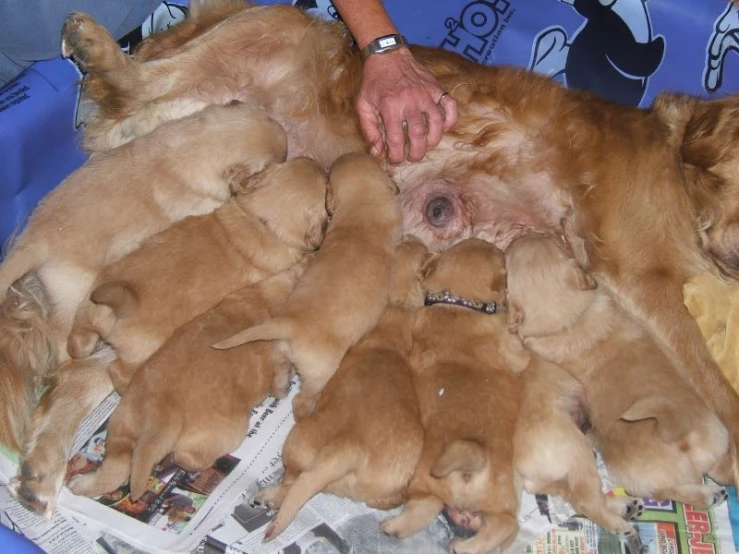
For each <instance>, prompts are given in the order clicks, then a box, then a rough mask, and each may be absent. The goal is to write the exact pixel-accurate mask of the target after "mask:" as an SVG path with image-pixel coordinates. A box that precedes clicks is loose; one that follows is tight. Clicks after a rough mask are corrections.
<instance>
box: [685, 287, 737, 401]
mask: <svg viewBox="0 0 739 554" xmlns="http://www.w3.org/2000/svg"><path fill="white" fill-rule="evenodd" d="M683 296H684V300H685V306H687V308H688V311H689V312H690V315H692V316H693V317H694V318H695V320H696V322H697V323H698V326H699V327H700V329H701V332H702V333H703V336H704V337H705V339H706V341H707V342H708V348H710V350H711V353H712V354H713V357H714V358H715V359H716V362H717V363H718V365H719V366H720V367H721V370H722V371H723V372H724V375H726V377H727V378H728V379H729V381H730V382H731V385H732V386H733V387H734V389H735V390H737V391H739V283H735V282H727V281H725V280H723V279H721V278H719V277H717V276H715V275H712V274H710V273H705V274H701V275H698V276H696V277H694V278H693V279H691V280H690V281H689V282H688V283H687V284H686V285H685V287H684V289H683Z"/></svg>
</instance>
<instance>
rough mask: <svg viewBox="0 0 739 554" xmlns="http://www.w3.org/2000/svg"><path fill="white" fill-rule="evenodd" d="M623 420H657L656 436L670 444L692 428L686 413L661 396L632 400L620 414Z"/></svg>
mask: <svg viewBox="0 0 739 554" xmlns="http://www.w3.org/2000/svg"><path fill="white" fill-rule="evenodd" d="M620 419H623V420H624V421H630V422H635V421H644V420H647V419H654V420H656V421H657V428H656V431H657V436H658V437H659V438H660V440H661V441H662V442H665V443H667V444H672V443H674V442H676V441H678V440H680V439H681V438H683V437H685V436H686V435H687V434H688V433H690V432H691V430H692V429H693V424H692V422H691V421H689V418H688V417H687V416H686V414H685V413H684V412H683V411H681V410H680V409H679V408H678V407H676V406H674V405H673V404H672V402H671V401H670V400H669V399H667V398H663V397H659V396H649V397H647V398H642V399H640V400H637V401H636V402H634V403H633V404H632V405H631V406H629V408H628V409H627V410H626V411H625V412H624V413H623V414H622V415H621V418H620Z"/></svg>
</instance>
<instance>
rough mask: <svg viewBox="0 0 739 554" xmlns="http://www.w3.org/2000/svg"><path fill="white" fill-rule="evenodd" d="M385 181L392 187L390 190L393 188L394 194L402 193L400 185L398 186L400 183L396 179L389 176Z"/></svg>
mask: <svg viewBox="0 0 739 554" xmlns="http://www.w3.org/2000/svg"><path fill="white" fill-rule="evenodd" d="M385 182H386V184H387V185H388V186H389V187H390V190H392V191H393V193H394V194H400V187H398V184H397V183H396V182H395V181H393V180H392V179H391V178H390V177H388V178H387V179H386V180H385Z"/></svg>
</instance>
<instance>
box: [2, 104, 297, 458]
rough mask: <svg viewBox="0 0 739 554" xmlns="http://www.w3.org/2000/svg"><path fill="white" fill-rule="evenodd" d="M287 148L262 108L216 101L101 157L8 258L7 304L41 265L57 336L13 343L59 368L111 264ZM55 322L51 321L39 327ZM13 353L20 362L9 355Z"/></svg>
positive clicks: (5, 372) (74, 179)
mask: <svg viewBox="0 0 739 554" xmlns="http://www.w3.org/2000/svg"><path fill="white" fill-rule="evenodd" d="M285 155H286V141H285V134H284V132H283V130H282V129H281V128H280V127H279V125H277V124H276V123H275V122H274V121H272V120H271V119H269V118H267V117H266V115H265V113H264V112H263V111H262V110H260V109H258V108H255V107H247V106H244V105H230V106H212V107H209V108H208V109H207V110H204V111H202V112H199V113H197V114H195V115H192V116H190V117H188V118H185V119H182V120H179V121H173V122H171V123H168V124H166V125H163V126H161V127H159V128H158V129H156V130H155V131H154V132H152V133H151V134H149V135H146V136H144V137H141V138H140V139H137V140H136V141H133V142H131V143H129V144H126V145H124V146H122V147H120V148H117V149H114V150H111V151H109V152H103V153H99V154H95V155H93V156H92V157H91V158H90V159H89V160H88V161H87V162H86V163H85V164H84V165H83V166H82V167H81V168H80V169H78V170H77V171H75V172H74V173H73V174H72V175H70V176H69V177H68V178H67V179H66V180H65V181H64V182H62V183H61V184H60V185H59V186H58V187H57V188H56V189H55V190H53V191H52V192H51V193H50V194H49V195H48V196H47V197H46V198H45V199H44V200H43V201H42V202H41V204H40V205H39V206H38V207H37V209H36V210H35V211H34V212H33V214H32V215H31V217H30V220H29V221H28V225H27V227H26V228H25V230H24V231H23V232H22V233H21V234H20V236H19V237H18V239H17V240H16V241H15V243H14V244H13V246H12V248H11V249H10V251H9V252H8V255H7V257H6V258H5V260H4V261H3V263H2V265H0V302H2V301H3V300H4V299H5V298H6V296H7V295H8V291H9V289H10V287H11V286H12V285H13V283H14V282H16V281H17V280H18V279H20V278H21V277H23V276H24V275H26V274H28V273H29V272H35V274H36V275H37V277H38V279H39V280H40V282H41V284H42V285H43V289H44V291H45V295H46V297H47V302H48V306H49V308H48V311H49V313H48V317H49V325H50V330H51V336H49V337H46V339H47V340H46V341H44V340H40V339H39V338H38V333H28V334H27V336H26V337H25V338H24V340H22V341H15V343H14V344H13V345H12V347H14V348H24V349H27V348H31V347H35V348H36V349H37V350H36V351H33V352H31V353H30V354H29V357H31V359H35V361H36V363H35V364H32V365H37V366H38V365H41V364H38V358H41V357H44V358H46V359H48V365H49V366H51V367H47V368H45V371H44V372H50V371H51V370H53V369H54V368H55V367H56V362H57V361H58V362H63V361H64V360H65V359H67V357H68V356H67V348H66V343H67V337H68V335H69V331H70V329H71V327H72V320H73V318H74V314H75V312H76V310H77V307H78V305H79V304H80V303H81V302H82V301H83V300H84V299H85V298H86V297H87V295H88V294H89V293H90V287H91V286H92V284H93V282H94V281H95V278H96V277H97V274H98V272H99V271H100V270H101V269H102V268H103V267H104V266H105V265H106V264H109V263H111V262H114V261H116V260H118V259H120V258H121V257H122V256H124V255H125V254H127V253H129V252H131V251H132V250H134V249H135V248H136V247H137V246H138V245H139V244H140V243H141V242H142V241H143V240H144V239H146V238H147V237H148V236H150V235H152V234H154V233H157V232H159V231H161V230H163V229H165V228H166V227H168V226H169V225H170V224H171V223H173V222H175V221H177V220H180V219H182V218H184V217H186V216H189V215H195V214H204V213H207V212H210V211H212V210H213V209H215V208H216V207H218V206H219V205H221V204H223V203H224V202H226V201H227V200H228V199H229V197H230V196H231V193H232V191H233V189H234V186H235V185H236V186H239V185H240V184H241V183H240V182H241V180H242V179H243V178H244V177H245V176H248V175H250V174H252V173H256V172H258V171H261V170H263V169H264V168H265V167H266V166H267V165H268V164H271V163H274V162H280V161H283V160H284V158H285ZM38 319H39V318H38V317H37V318H35V320H36V321H37V320H38ZM9 323H10V326H9V327H4V328H0V336H5V335H12V334H13V333H15V332H17V328H16V327H15V326H14V322H13V321H12V320H11V321H10V322H9ZM31 325H34V326H36V325H37V323H35V322H32V323H31ZM49 325H47V326H44V324H43V323H41V324H38V326H37V329H39V330H43V329H47V328H48V327H49ZM48 343H51V344H52V346H45V345H47V344H48ZM49 352H55V353H57V355H50V354H49ZM5 357H11V359H12V356H10V355H9V354H7V353H5V354H4V356H3V358H5ZM16 357H17V356H16ZM25 371H28V368H23V367H14V366H12V365H11V366H9V367H3V368H2V371H0V380H2V381H3V382H6V381H7V382H18V381H19V380H21V379H24V377H23V372H25ZM0 388H2V389H3V390H6V389H16V390H18V389H21V388H22V387H20V386H19V385H3V386H2V387H0ZM30 395H31V393H29V394H28V396H30ZM29 407H30V406H29ZM28 415H29V411H28V410H25V411H21V412H16V413H14V414H12V415H11V418H10V419H5V418H3V419H2V420H0V439H2V440H3V441H4V442H6V443H8V444H14V443H16V444H17V443H19V442H20V440H21V437H22V435H23V431H24V429H26V428H27V418H28Z"/></svg>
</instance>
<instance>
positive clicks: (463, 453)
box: [431, 439, 488, 479]
mask: <svg viewBox="0 0 739 554" xmlns="http://www.w3.org/2000/svg"><path fill="white" fill-rule="evenodd" d="M487 461H488V456H487V453H486V452H485V449H484V448H483V447H482V445H481V444H480V443H478V442H476V441H472V440H462V439H460V440H455V441H452V442H450V443H449V444H447V445H446V446H445V447H444V450H442V452H441V454H440V455H439V457H438V458H437V459H436V462H434V465H433V466H431V475H432V476H433V477H436V478H437V479H443V478H444V477H447V476H448V475H450V474H451V473H454V472H455V471H460V472H463V473H477V472H478V471H481V470H482V469H483V468H484V467H485V465H486V464H487Z"/></svg>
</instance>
